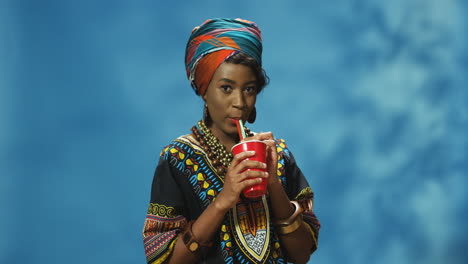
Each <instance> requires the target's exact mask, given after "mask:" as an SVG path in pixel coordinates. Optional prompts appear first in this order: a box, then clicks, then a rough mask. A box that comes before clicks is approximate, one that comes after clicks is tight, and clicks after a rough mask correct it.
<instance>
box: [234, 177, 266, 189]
mask: <svg viewBox="0 0 468 264" xmlns="http://www.w3.org/2000/svg"><path fill="white" fill-rule="evenodd" d="M261 182H262V179H261V178H252V179H247V180H244V181H243V182H241V183H240V184H239V186H240V187H241V190H243V189H245V188H247V187H250V186H252V185H254V184H259V183H261Z"/></svg>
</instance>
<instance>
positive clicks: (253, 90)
mask: <svg viewBox="0 0 468 264" xmlns="http://www.w3.org/2000/svg"><path fill="white" fill-rule="evenodd" d="M245 91H246V92H247V93H253V92H255V87H253V86H248V87H245Z"/></svg>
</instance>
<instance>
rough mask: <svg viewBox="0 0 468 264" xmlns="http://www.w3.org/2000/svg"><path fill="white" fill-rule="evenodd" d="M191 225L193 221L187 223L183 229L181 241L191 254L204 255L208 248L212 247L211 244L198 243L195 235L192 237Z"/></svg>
mask: <svg viewBox="0 0 468 264" xmlns="http://www.w3.org/2000/svg"><path fill="white" fill-rule="evenodd" d="M192 225H193V220H192V221H190V222H188V224H187V226H186V227H185V230H184V233H183V234H182V241H183V242H184V244H185V246H186V247H187V249H188V250H189V251H190V252H192V254H195V255H206V253H208V250H209V249H210V247H211V246H212V245H213V242H208V243H201V242H199V241H198V239H197V238H196V237H195V235H193V232H192Z"/></svg>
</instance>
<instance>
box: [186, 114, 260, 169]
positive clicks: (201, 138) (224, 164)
mask: <svg viewBox="0 0 468 264" xmlns="http://www.w3.org/2000/svg"><path fill="white" fill-rule="evenodd" d="M198 127H199V128H200V129H198V128H197V126H193V127H192V129H191V130H192V132H193V134H194V135H195V138H196V139H197V141H198V142H200V144H201V146H202V148H203V150H204V151H205V152H206V153H207V154H208V158H209V159H210V160H211V162H212V164H213V165H214V166H215V167H216V171H217V173H218V175H220V176H224V175H225V174H226V171H227V168H229V165H231V161H232V159H233V156H232V153H231V152H230V151H227V150H226V147H225V146H224V145H223V144H221V142H219V140H218V138H217V137H216V136H215V135H213V133H211V130H210V129H209V128H208V127H207V126H206V124H205V121H204V120H200V121H198ZM245 132H246V133H247V135H248V136H249V137H250V136H253V134H252V133H251V131H250V129H248V128H245Z"/></svg>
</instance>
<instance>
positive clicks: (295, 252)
mask: <svg viewBox="0 0 468 264" xmlns="http://www.w3.org/2000/svg"><path fill="white" fill-rule="evenodd" d="M254 138H255V139H257V140H262V141H264V142H265V143H266V144H267V145H268V151H267V153H268V156H267V164H268V172H269V177H268V193H269V197H270V202H271V205H272V211H273V216H274V219H275V220H278V219H288V218H289V217H291V216H292V215H293V213H294V211H295V210H296V209H297V208H295V206H294V205H292V204H291V201H290V199H289V197H288V195H287V193H286V191H285V190H284V188H283V184H282V183H281V181H280V179H279V178H278V176H277V169H278V167H277V164H278V163H277V161H278V153H277V148H276V142H275V140H274V137H273V134H272V133H271V132H269V133H259V134H256V135H255V136H254ZM286 176H287V175H286ZM306 225H307V224H306V223H304V222H302V223H301V225H300V226H299V228H297V229H296V230H295V231H293V232H291V233H288V234H284V235H282V234H278V236H279V239H280V241H281V246H282V248H283V250H284V251H285V253H286V255H287V257H288V260H289V261H292V262H294V263H307V261H308V260H309V258H310V254H311V253H312V252H311V249H313V248H315V247H316V245H315V243H316V242H315V241H314V239H313V237H312V234H311V231H310V229H309V228H308V227H307V226H306Z"/></svg>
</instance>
